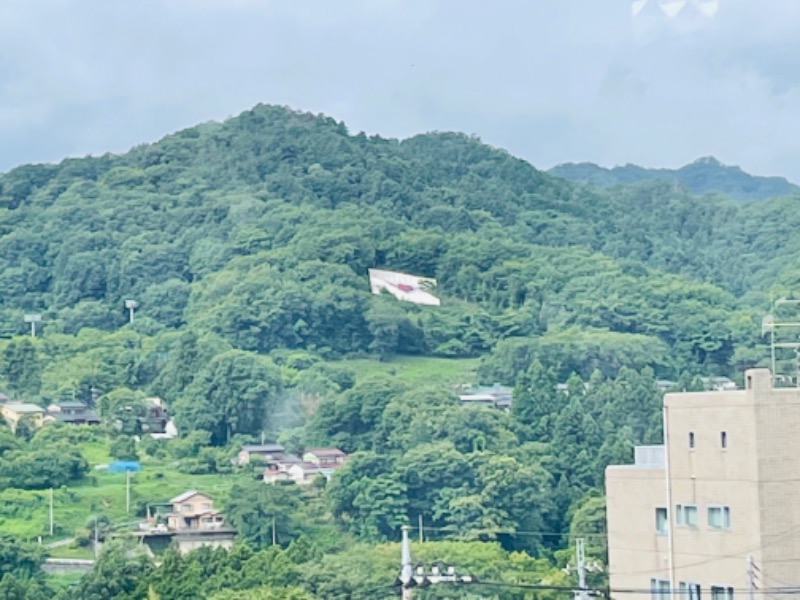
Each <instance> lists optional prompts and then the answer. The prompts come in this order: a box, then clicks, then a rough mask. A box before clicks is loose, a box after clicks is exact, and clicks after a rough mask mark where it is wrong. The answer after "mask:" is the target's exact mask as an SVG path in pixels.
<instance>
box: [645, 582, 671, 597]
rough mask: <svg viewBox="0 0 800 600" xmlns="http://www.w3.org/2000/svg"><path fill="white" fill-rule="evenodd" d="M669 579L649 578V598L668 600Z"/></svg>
mask: <svg viewBox="0 0 800 600" xmlns="http://www.w3.org/2000/svg"><path fill="white" fill-rule="evenodd" d="M669 591H670V590H669V581H667V580H666V579H655V578H653V579H651V580H650V598H651V600H670V593H669Z"/></svg>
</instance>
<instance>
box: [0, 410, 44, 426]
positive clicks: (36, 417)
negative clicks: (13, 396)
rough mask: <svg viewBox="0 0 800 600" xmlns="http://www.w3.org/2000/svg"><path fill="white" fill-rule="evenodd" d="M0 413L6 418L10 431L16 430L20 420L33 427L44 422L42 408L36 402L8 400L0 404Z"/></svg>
mask: <svg viewBox="0 0 800 600" xmlns="http://www.w3.org/2000/svg"><path fill="white" fill-rule="evenodd" d="M0 415H2V417H3V418H4V419H5V420H6V423H8V426H9V427H10V428H11V431H13V432H15V433H16V431H17V427H18V426H19V424H20V422H22V421H25V422H27V423H28V424H29V425H30V426H31V427H33V428H34V429H38V428H40V427H41V426H42V425H43V424H44V409H43V408H42V407H41V406H37V405H36V404H29V403H25V402H9V403H6V404H0Z"/></svg>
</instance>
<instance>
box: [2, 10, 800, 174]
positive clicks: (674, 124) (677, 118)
mask: <svg viewBox="0 0 800 600" xmlns="http://www.w3.org/2000/svg"><path fill="white" fill-rule="evenodd" d="M799 24H800V2H797V0H770V1H769V2H753V1H752V0H634V1H633V2H631V0H607V1H603V2H588V1H586V0H541V1H537V2H530V1H529V0H498V2H478V1H467V2H465V1H463V0H380V1H374V0H337V1H336V2H331V1H330V0H292V1H291V2H285V1H278V0H137V1H136V2H107V1H104V0H5V1H4V2H2V3H0V172H2V171H7V170H8V169H10V168H12V167H13V166H15V165H18V164H23V163H28V162H43V161H58V160H60V159H61V158H63V157H65V156H83V155H86V154H102V153H104V152H106V151H112V152H124V151H126V150H127V149H128V148H130V147H131V146H133V145H135V144H139V143H144V142H151V141H155V140H157V139H158V138H160V137H161V136H163V135H164V134H166V133H169V132H172V131H175V130H178V129H181V128H184V127H189V126H192V125H194V124H197V123H199V122H203V121H208V120H212V119H216V120H219V119H224V118H226V117H229V116H233V115H235V114H238V113H239V112H241V111H243V110H245V109H248V108H250V107H252V106H253V105H255V104H257V103H259V102H263V103H269V104H283V105H289V106H291V107H293V108H297V109H302V110H309V111H312V112H315V113H319V112H324V113H327V114H329V115H331V116H333V117H335V118H337V119H340V120H344V121H345V122H346V123H347V124H348V126H349V127H350V129H351V131H352V132H354V133H355V132H358V131H360V130H364V131H366V132H368V133H371V134H372V133H379V134H381V135H384V136H393V137H407V136H410V135H413V134H415V133H420V132H425V131H432V130H440V131H441V130H458V131H463V132H465V133H468V134H476V135H478V136H480V137H481V138H482V139H483V140H484V141H486V142H488V143H491V144H493V145H497V146H501V147H504V148H506V149H508V150H509V151H510V152H512V153H513V154H516V155H518V156H521V157H523V158H525V159H527V160H529V161H530V162H532V163H533V164H534V165H535V166H537V167H540V168H548V167H551V166H553V165H555V164H558V163H561V162H578V161H593V162H597V163H599V164H602V165H604V166H613V165H616V164H625V163H629V162H633V163H637V164H641V165H643V166H654V167H677V166H680V165H683V164H686V163H688V162H691V161H692V160H694V159H695V158H697V157H699V156H708V155H712V156H715V157H717V158H719V159H720V160H721V161H722V162H724V163H727V164H738V165H740V166H742V167H743V168H744V169H745V170H747V171H749V172H752V173H754V174H758V175H783V176H786V177H788V178H790V179H792V180H794V181H795V182H800V163H798V162H797V161H796V160H795V157H796V156H797V154H798V150H800V88H799V87H798V86H800V35H798V28H800V25H799Z"/></svg>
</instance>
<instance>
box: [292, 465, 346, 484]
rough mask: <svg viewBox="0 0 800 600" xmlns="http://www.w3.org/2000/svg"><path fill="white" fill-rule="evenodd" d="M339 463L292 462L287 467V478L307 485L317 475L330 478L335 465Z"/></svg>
mask: <svg viewBox="0 0 800 600" xmlns="http://www.w3.org/2000/svg"><path fill="white" fill-rule="evenodd" d="M337 466H339V465H332V464H331V465H325V466H323V465H317V464H314V463H308V462H302V463H300V464H294V465H292V466H290V467H289V468H288V469H287V471H286V472H287V474H288V475H289V478H290V479H291V480H292V481H294V482H295V483H296V484H297V485H309V484H311V483H313V482H314V480H315V479H317V477H319V476H322V477H324V478H325V479H330V478H331V475H333V472H334V471H335V470H336V467H337Z"/></svg>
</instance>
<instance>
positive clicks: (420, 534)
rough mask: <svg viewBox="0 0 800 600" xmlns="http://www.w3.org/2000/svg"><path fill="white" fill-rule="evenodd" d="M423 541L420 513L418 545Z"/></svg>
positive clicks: (420, 516)
mask: <svg viewBox="0 0 800 600" xmlns="http://www.w3.org/2000/svg"><path fill="white" fill-rule="evenodd" d="M423 540H424V537H423V531H422V513H419V543H420V544H421V543H422V542H423Z"/></svg>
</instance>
